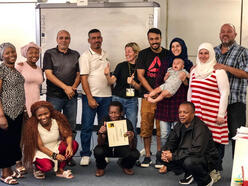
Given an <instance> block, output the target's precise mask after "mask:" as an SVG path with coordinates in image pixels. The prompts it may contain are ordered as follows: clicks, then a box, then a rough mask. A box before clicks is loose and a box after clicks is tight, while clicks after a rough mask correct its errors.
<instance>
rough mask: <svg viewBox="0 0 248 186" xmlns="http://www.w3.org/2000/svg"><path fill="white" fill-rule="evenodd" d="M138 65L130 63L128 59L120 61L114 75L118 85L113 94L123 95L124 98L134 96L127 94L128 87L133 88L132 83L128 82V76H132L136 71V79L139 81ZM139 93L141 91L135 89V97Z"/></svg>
mask: <svg viewBox="0 0 248 186" xmlns="http://www.w3.org/2000/svg"><path fill="white" fill-rule="evenodd" d="M135 67H136V65H135V64H130V63H128V62H127V61H124V62H122V63H119V64H118V65H117V66H116V68H115V71H114V73H113V75H114V76H115V77H116V85H115V86H114V88H113V95H115V96H119V97H123V98H127V99H128V98H133V97H128V96H126V89H127V88H133V87H132V86H131V85H129V84H128V83H127V78H128V77H131V76H132V74H133V73H134V80H135V81H136V82H137V83H139V81H138V78H137V71H136V68H135ZM138 95H139V92H138V91H137V90H135V95H134V96H135V97H137V96H138Z"/></svg>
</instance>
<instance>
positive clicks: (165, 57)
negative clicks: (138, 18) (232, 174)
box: [0, 24, 248, 185]
mask: <svg viewBox="0 0 248 186" xmlns="http://www.w3.org/2000/svg"><path fill="white" fill-rule="evenodd" d="M236 35H237V34H236V30H235V27H234V26H233V25H232V24H224V25H222V27H221V30H220V40H221V44H220V45H219V46H217V47H215V48H213V46H212V45H211V44H210V43H202V44H201V45H200V46H199V48H198V51H197V59H196V64H195V65H193V63H192V62H191V61H190V60H189V59H188V53H187V47H186V44H185V42H184V41H183V40H182V39H181V38H174V39H173V40H172V41H171V44H170V50H167V49H165V48H163V47H162V46H161V40H162V34H161V31H160V30H159V29H157V28H151V29H149V31H148V32H147V38H148V42H149V45H150V46H149V47H148V48H146V49H143V50H140V48H139V46H138V44H137V43H135V42H130V43H128V44H126V45H125V57H126V61H124V62H122V63H119V64H118V65H117V66H116V68H115V70H114V71H113V73H111V70H110V61H109V60H108V54H107V52H106V51H104V50H103V49H102V41H103V38H102V35H101V32H100V30H98V29H92V30H90V31H89V32H88V43H89V45H90V47H89V49H88V50H87V51H85V52H84V53H82V54H81V55H80V54H79V53H78V52H77V51H75V50H72V49H70V48H69V45H70V41H71V36H70V33H69V32H68V31H66V30H60V31H59V32H58V33H57V38H56V41H57V47H55V48H52V49H49V50H47V51H45V53H44V58H43V71H44V74H45V76H46V84H47V93H46V101H39V99H40V85H41V84H42V82H43V81H44V77H43V73H42V70H41V69H40V68H39V67H38V66H37V65H36V62H37V61H38V60H39V56H40V53H41V48H40V47H39V46H37V45H36V44H35V43H32V42H31V43H29V44H27V45H25V46H24V47H22V48H21V54H22V56H23V57H25V58H26V59H27V60H26V61H25V62H21V63H18V64H16V65H15V62H16V59H17V54H16V49H15V47H14V45H12V44H11V43H3V44H1V45H0V60H1V61H3V62H2V64H1V65H0V91H1V93H0V145H1V147H3V149H6V152H5V153H1V154H0V168H1V169H2V176H1V178H0V179H1V181H2V182H4V183H7V184H16V183H18V181H17V178H21V177H23V174H25V173H26V172H27V170H26V169H28V168H33V170H34V176H35V178H37V179H44V178H45V172H47V171H50V170H51V169H54V171H55V172H56V176H58V177H64V178H67V179H71V178H73V177H74V176H73V174H72V172H71V171H70V170H65V166H66V164H67V165H69V166H73V165H75V161H74V160H73V159H72V157H73V155H74V154H75V153H76V151H77V149H78V143H77V142H76V141H75V134H76V129H75V127H76V114H77V96H78V95H77V87H78V85H79V84H80V82H81V84H82V88H83V92H82V129H81V134H80V139H81V141H80V142H81V147H82V149H81V151H80V155H81V157H82V158H81V161H80V165H83V166H87V165H89V163H90V159H91V158H90V156H91V154H92V151H91V144H90V143H91V137H92V131H93V125H94V119H95V116H96V114H97V119H98V125H99V130H98V132H97V135H98V136H97V138H98V139H97V141H98V144H97V146H96V147H95V148H94V156H95V159H96V167H97V170H96V174H95V175H96V176H98V177H100V176H103V175H104V169H105V167H106V166H107V162H106V159H105V158H106V157H119V158H120V159H119V160H118V163H119V165H120V166H121V168H122V169H123V171H124V173H125V174H127V175H132V174H134V172H133V170H132V167H133V166H134V165H135V162H136V161H137V160H138V159H139V156H140V153H139V151H138V150H137V131H136V124H137V114H138V97H142V101H141V122H140V136H141V137H142V139H143V142H144V150H145V157H144V159H143V161H142V162H141V165H140V166H141V167H149V166H150V165H151V164H152V160H151V141H152V132H153V128H154V123H155V125H156V137H157V139H156V141H157V144H156V145H157V153H156V162H155V168H159V172H160V173H166V172H168V171H170V170H172V171H174V172H175V173H176V174H181V173H183V172H184V173H185V176H184V178H183V179H182V180H180V181H179V183H181V184H190V183H191V182H192V181H193V180H195V181H196V183H197V184H198V185H212V184H213V182H217V181H218V180H219V179H220V178H221V175H220V171H222V169H223V168H222V159H223V157H224V149H225V146H224V145H225V144H228V141H229V139H228V137H233V136H234V135H235V134H236V129H237V128H238V127H240V126H244V125H245V122H246V89H247V79H248V50H247V49H246V48H244V47H242V46H240V45H238V44H237V43H236V42H235V37H236ZM61 112H63V114H61ZM115 120H126V123H127V130H128V131H127V132H126V133H125V136H127V137H128V140H129V145H127V146H120V147H114V148H113V147H109V143H108V137H107V129H106V122H107V121H115ZM22 124H23V125H22ZM232 143H233V150H234V145H235V142H234V141H233V140H232ZM233 152H234V151H233ZM22 156H23V158H22ZM13 165H16V169H15V170H12V169H11V167H12V166H13ZM199 170H201V171H199Z"/></svg>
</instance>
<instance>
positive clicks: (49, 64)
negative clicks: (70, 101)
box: [43, 48, 80, 98]
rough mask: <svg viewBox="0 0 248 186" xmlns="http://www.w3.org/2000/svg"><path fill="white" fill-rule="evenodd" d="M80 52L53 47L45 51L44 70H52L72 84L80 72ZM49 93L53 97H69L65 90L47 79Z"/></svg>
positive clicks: (61, 79)
mask: <svg viewBox="0 0 248 186" xmlns="http://www.w3.org/2000/svg"><path fill="white" fill-rule="evenodd" d="M79 56H80V54H79V53H78V52H77V51H75V50H71V49H68V51H67V52H66V53H63V52H60V51H59V50H58V48H52V49H49V50H47V51H46V52H45V54H44V59H43V70H44V71H45V70H48V69H49V70H52V72H53V74H54V75H55V76H56V77H57V78H58V79H59V80H60V81H62V82H63V83H65V84H66V85H69V86H72V85H73V84H74V82H75V79H76V76H77V72H79V65H78V59H79ZM46 83H47V95H48V96H51V97H58V98H67V95H66V94H65V92H64V90H63V89H62V88H60V87H58V86H56V85H54V84H53V83H52V82H51V81H49V80H48V79H47V81H46Z"/></svg>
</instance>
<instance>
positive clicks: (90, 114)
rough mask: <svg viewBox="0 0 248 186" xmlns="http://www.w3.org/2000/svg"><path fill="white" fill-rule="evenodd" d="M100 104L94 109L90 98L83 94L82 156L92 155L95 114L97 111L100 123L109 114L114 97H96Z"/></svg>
mask: <svg viewBox="0 0 248 186" xmlns="http://www.w3.org/2000/svg"><path fill="white" fill-rule="evenodd" d="M94 99H95V100H96V102H97V103H98V104H99V106H98V107H97V108H96V109H92V108H91V107H90V106H89V104H88V99H87V97H86V96H85V95H82V105H83V110H82V129H81V135H80V138H81V147H82V151H81V152H80V155H81V156H91V153H92V152H91V150H90V141H91V135H92V131H93V125H94V120H95V116H96V113H97V120H98V123H99V121H101V120H102V119H103V117H105V116H107V115H108V107H109V104H110V103H111V100H112V97H94Z"/></svg>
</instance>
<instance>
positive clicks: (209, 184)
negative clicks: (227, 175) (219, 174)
mask: <svg viewBox="0 0 248 186" xmlns="http://www.w3.org/2000/svg"><path fill="white" fill-rule="evenodd" d="M213 184H214V180H213V179H212V178H211V181H210V182H209V183H208V184H207V185H206V186H212V185H213Z"/></svg>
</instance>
